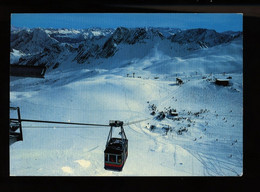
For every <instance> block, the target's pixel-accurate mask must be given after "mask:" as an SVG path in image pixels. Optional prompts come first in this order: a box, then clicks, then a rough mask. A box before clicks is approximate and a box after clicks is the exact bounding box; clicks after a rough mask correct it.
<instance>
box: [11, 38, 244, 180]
mask: <svg viewBox="0 0 260 192" xmlns="http://www.w3.org/2000/svg"><path fill="white" fill-rule="evenodd" d="M120 46H121V45H120ZM146 46H147V45H146ZM132 48H133V47H132ZM120 50H123V51H121V52H118V53H116V55H115V56H114V57H112V58H108V59H98V60H96V61H93V62H92V64H90V65H88V66H87V67H86V66H84V65H78V66H77V67H73V65H72V64H71V63H67V66H66V63H64V65H63V66H62V67H61V68H57V69H56V70H52V71H48V73H46V75H45V78H44V79H35V78H18V77H10V105H11V106H19V107H20V109H21V116H22V118H24V119H37V120H48V121H65V122H82V123H97V124H108V122H109V120H122V121H124V122H125V123H127V122H132V121H138V120H143V119H147V120H146V121H141V122H138V123H136V124H131V125H129V126H125V127H124V128H125V133H126V136H127V138H128V140H129V141H128V142H129V144H128V145H129V148H128V151H129V155H128V159H127V161H126V164H125V166H124V168H123V171H122V172H114V171H108V170H105V169H104V150H105V144H106V139H107V135H108V131H109V128H108V127H83V126H66V125H57V124H39V123H29V122H24V123H23V127H24V128H23V135H24V140H23V141H20V142H16V143H14V144H12V145H10V175H12V176H21V175H22V176H239V175H240V176H241V175H242V174H243V73H242V72H243V68H242V60H243V58H242V43H241V41H233V42H232V43H229V44H227V45H219V46H215V47H212V48H208V49H201V50H197V51H193V52H191V53H190V54H184V53H183V55H180V54H179V55H178V56H174V54H173V55H171V54H169V53H168V52H167V50H166V48H165V49H164V47H163V46H162V45H161V46H153V47H151V49H150V50H151V51H149V52H146V53H144V52H141V50H142V47H141V48H140V49H138V48H137V47H136V49H134V50H135V51H136V53H133V55H131V53H129V50H130V47H129V46H125V47H121V48H120ZM127 53H129V54H127ZM137 53H139V54H137ZM224 72H225V74H224ZM133 73H135V74H134V75H133ZM127 74H128V75H127ZM228 76H231V77H232V79H231V80H230V81H231V86H228V87H223V86H217V85H215V84H214V82H213V81H214V80H213V79H214V78H222V79H225V78H227V77H228ZM176 77H179V78H181V79H182V80H183V81H184V84H183V85H181V86H179V85H177V84H176V81H175V79H176ZM149 104H154V105H156V106H157V112H156V115H155V116H152V115H151V114H150V113H151V110H149ZM169 107H170V108H173V109H176V111H177V112H178V116H177V117H178V118H179V119H175V120H173V119H170V118H164V119H162V120H158V119H156V116H157V115H158V113H159V112H160V111H165V110H166V108H169ZM148 118H149V119H148ZM150 125H154V126H155V127H156V128H155V129H154V130H150ZM167 127H168V128H169V127H170V128H171V129H170V131H168V132H167V131H165V130H166V129H165V128H167ZM183 128H186V129H187V131H183V132H181V134H179V133H180V131H179V130H182V129H183ZM178 131H179V132H178Z"/></svg>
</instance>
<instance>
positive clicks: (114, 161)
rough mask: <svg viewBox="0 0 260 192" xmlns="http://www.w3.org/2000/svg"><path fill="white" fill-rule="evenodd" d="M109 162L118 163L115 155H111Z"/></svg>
mask: <svg viewBox="0 0 260 192" xmlns="http://www.w3.org/2000/svg"><path fill="white" fill-rule="evenodd" d="M109 161H110V162H113V163H116V156H115V155H109Z"/></svg>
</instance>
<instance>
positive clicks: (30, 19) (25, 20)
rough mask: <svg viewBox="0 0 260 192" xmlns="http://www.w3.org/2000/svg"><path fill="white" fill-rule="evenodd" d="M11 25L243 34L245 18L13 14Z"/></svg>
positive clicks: (119, 14) (213, 15)
mask: <svg viewBox="0 0 260 192" xmlns="http://www.w3.org/2000/svg"><path fill="white" fill-rule="evenodd" d="M11 25H12V26H15V27H27V28H36V27H41V28H74V29H84V28H91V27H100V28H116V27H119V26H123V27H130V28H131V27H173V28H181V29H191V28H208V29H215V30H216V31H218V32H223V31H228V30H233V31H242V30H243V15H242V14H234V13H232V14H227V13H225V14H223V13H214V14H213V13H188V14H183V13H77V14H73V13H71V14H68V13H57V14H56V13H52V14H49V13H46V14H45V13H44V14H43V13H41V14H27V13H26V14H24V13H19V14H11Z"/></svg>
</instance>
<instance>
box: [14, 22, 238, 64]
mask: <svg viewBox="0 0 260 192" xmlns="http://www.w3.org/2000/svg"><path fill="white" fill-rule="evenodd" d="M241 36H242V33H241V32H236V33H235V32H233V33H232V32H226V33H217V32H216V31H214V30H209V29H192V30H184V31H182V30H180V29H170V28H132V29H129V28H124V27H118V28H117V29H115V30H114V29H99V28H93V29H85V30H73V29H70V30H69V29H40V28H37V29H30V30H12V33H11V50H18V51H19V52H20V53H21V54H20V58H19V59H18V60H17V57H15V58H16V59H14V60H13V59H12V58H13V57H14V54H15V53H14V52H13V51H11V64H14V63H15V64H20V65H45V66H46V67H47V68H51V67H54V66H55V64H57V63H59V64H60V66H62V65H65V64H64V63H67V62H70V63H74V64H75V65H76V64H84V63H90V62H91V59H98V58H109V57H113V56H114V55H115V54H116V53H117V52H118V54H119V55H120V54H123V53H125V52H126V49H127V47H129V46H135V47H137V49H138V47H142V50H140V51H144V50H146V51H144V52H146V53H144V54H142V56H146V55H147V54H149V52H150V50H152V48H153V47H155V46H157V49H158V50H159V51H163V52H164V53H165V54H166V55H169V56H170V57H171V56H173V55H174V56H181V55H183V54H185V55H187V54H188V52H191V51H194V50H198V49H202V48H208V47H214V46H217V45H220V44H226V43H229V42H231V41H233V40H234V39H238V38H240V37H241ZM132 48H133V47H132ZM134 49H135V48H134ZM147 50H148V52H147ZM120 52H121V53H120ZM139 55H140V53H137V54H136V55H132V56H134V57H139Z"/></svg>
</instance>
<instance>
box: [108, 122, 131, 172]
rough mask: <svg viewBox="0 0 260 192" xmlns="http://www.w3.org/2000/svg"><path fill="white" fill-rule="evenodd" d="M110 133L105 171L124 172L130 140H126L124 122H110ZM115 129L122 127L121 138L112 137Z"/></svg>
mask: <svg viewBox="0 0 260 192" xmlns="http://www.w3.org/2000/svg"><path fill="white" fill-rule="evenodd" d="M109 125H110V131H109V134H108V138H107V143H106V149H105V151H104V155H105V167H104V168H105V169H107V170H115V171H122V169H123V166H124V164H125V161H126V158H127V155H128V140H127V138H126V135H125V132H124V128H123V121H109ZM113 127H120V128H121V130H120V132H119V134H120V135H121V138H115V137H112V132H113Z"/></svg>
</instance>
